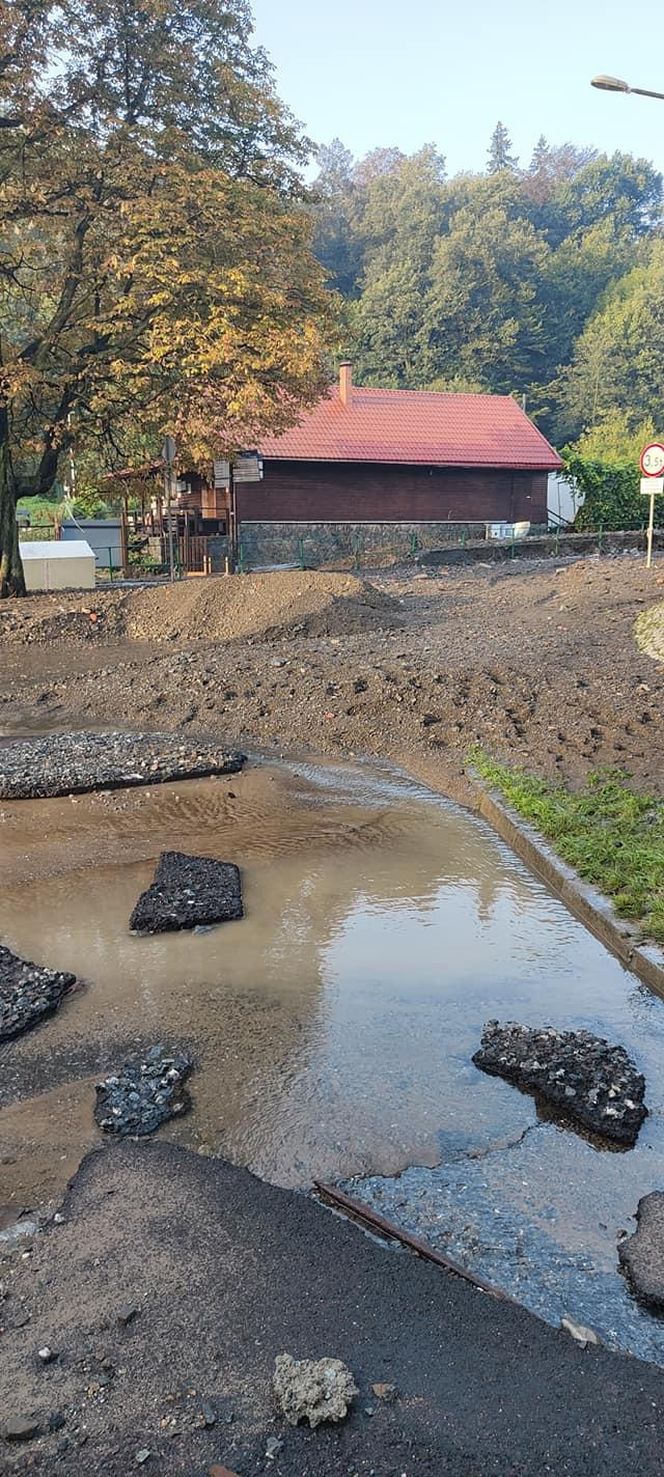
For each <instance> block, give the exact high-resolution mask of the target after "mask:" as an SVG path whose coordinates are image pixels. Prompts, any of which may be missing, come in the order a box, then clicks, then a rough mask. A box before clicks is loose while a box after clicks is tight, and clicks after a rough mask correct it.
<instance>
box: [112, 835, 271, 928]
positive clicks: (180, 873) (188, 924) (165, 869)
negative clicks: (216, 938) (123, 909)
mask: <svg viewBox="0 0 664 1477" xmlns="http://www.w3.org/2000/svg"><path fill="white" fill-rule="evenodd" d="M242 915H243V909H242V888H241V885H240V873H239V871H238V868H237V867H236V866H235V865H234V863H233V862H218V861H216V860H215V859H214V858H212V857H206V856H187V855H186V853H185V852H183V851H162V854H161V856H160V858H159V861H158V863H157V867H156V870H155V874H154V880H153V881H152V883H151V884H150V886H149V887H148V888H147V889H146V891H145V892H143V893H141V896H140V897H139V899H138V902H137V904H136V907H135V908H134V911H133V913H132V915H131V918H130V920H129V927H130V928H131V929H133V931H134V932H135V933H167V932H170V931H172V930H174V929H179V928H197V927H201V925H204V924H210V923H227V922H229V921H230V920H231V919H234V918H241V917H242Z"/></svg>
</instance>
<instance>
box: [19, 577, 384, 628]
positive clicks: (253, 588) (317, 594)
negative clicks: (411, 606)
mask: <svg viewBox="0 0 664 1477" xmlns="http://www.w3.org/2000/svg"><path fill="white" fill-rule="evenodd" d="M398 610H399V607H398V603H397V601H396V600H393V599H392V597H391V596H390V595H385V594H383V593H382V592H381V591H380V590H377V589H375V588H374V586H373V585H370V584H367V583H366V581H364V580H360V579H357V578H356V576H355V575H352V574H314V573H310V572H304V571H303V572H302V573H297V572H295V573H294V572H290V571H289V572H287V573H275V574H247V575H240V576H238V577H235V578H230V579H227V578H226V577H225V576H223V575H217V576H214V575H213V576H211V577H210V578H207V579H190V580H182V581H178V583H176V584H175V585H170V584H169V585H156V586H155V585H153V586H148V587H145V588H143V589H138V590H136V589H135V590H127V589H124V590H121V589H116V590H99V589H98V590H95V591H92V590H91V591H89V592H88V591H86V592H85V594H83V593H81V594H73V593H72V594H67V593H63V594H61V595H34V596H29V597H28V598H26V599H24V600H9V601H7V602H6V603H5V604H4V605H3V606H2V608H0V645H1V644H6V645H15V646H24V645H36V646H53V645H57V644H62V645H68V646H69V645H80V644H81V643H89V642H103V641H123V640H127V639H129V640H130V641H149V642H151V643H152V642H166V641H169V642H170V641H173V642H180V643H183V644H184V643H187V642H190V641H232V640H233V639H234V638H236V637H239V638H240V639H244V640H246V639H247V637H255V638H258V639H262V638H264V637H271V636H283V635H288V634H292V635H293V636H346V635H352V634H353V633H355V632H358V633H360V632H363V631H374V630H379V629H385V628H387V627H393V626H394V625H396V624H397V623H398Z"/></svg>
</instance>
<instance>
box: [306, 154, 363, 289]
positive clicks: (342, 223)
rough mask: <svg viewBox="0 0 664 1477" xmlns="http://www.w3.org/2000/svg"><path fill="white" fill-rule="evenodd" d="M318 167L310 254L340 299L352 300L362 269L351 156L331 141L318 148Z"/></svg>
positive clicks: (314, 183) (313, 187)
mask: <svg viewBox="0 0 664 1477" xmlns="http://www.w3.org/2000/svg"><path fill="white" fill-rule="evenodd" d="M316 157H317V159H318V163H319V165H320V169H319V173H318V175H317V176H316V179H315V180H314V182H313V186H312V190H313V196H314V202H315V205H314V222H315V228H314V251H315V253H316V256H317V257H318V260H319V262H320V263H321V265H322V266H323V267H324V268H325V271H326V272H327V273H328V277H329V284H330V286H331V287H332V288H334V289H335V290H336V291H338V292H340V293H342V295H343V296H344V297H347V298H350V297H354V296H355V293H356V288H357V279H358V276H359V274H360V270H361V265H362V248H361V244H360V241H359V240H358V236H357V231H356V223H355V216H356V213H357V202H356V195H357V192H356V187H355V181H354V172H353V171H354V163H353V155H352V154H351V153H350V150H349V149H346V148H344V145H343V144H342V143H341V140H340V139H338V138H335V139H333V140H332V143H331V144H329V145H328V146H327V147H324V148H319V149H318V150H317V154H316Z"/></svg>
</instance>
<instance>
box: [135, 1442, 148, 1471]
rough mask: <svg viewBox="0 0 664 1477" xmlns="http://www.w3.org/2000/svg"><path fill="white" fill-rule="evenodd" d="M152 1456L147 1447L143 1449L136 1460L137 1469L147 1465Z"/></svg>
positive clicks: (137, 1454) (138, 1452)
mask: <svg viewBox="0 0 664 1477" xmlns="http://www.w3.org/2000/svg"><path fill="white" fill-rule="evenodd" d="M150 1456H151V1452H150V1451H148V1448H147V1446H143V1447H141V1450H140V1451H137V1452H136V1458H135V1460H136V1466H137V1467H143V1466H144V1465H145V1463H146V1462H147V1461H149V1459H150Z"/></svg>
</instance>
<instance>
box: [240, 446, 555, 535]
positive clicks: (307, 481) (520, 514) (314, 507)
mask: <svg viewBox="0 0 664 1477" xmlns="http://www.w3.org/2000/svg"><path fill="white" fill-rule="evenodd" d="M236 495H237V511H238V520H239V521H240V522H242V520H243V519H250V520H260V521H261V522H271V521H275V522H281V523H283V522H287V521H293V522H305V523H306V522H307V521H309V520H311V521H315V522H325V521H335V522H336V521H338V522H344V523H348V522H353V523H362V522H389V521H390V520H394V521H395V522H404V523H409V524H412V523H416V522H440V521H445V520H448V519H449V520H453V521H457V522H462V523H467V522H473V521H477V522H483V521H485V520H495V521H496V522H501V521H505V522H521V521H522V520H528V521H529V522H530V523H533V524H537V523H543V524H546V521H547V474H546V472H518V471H515V472H505V471H491V470H486V469H484V468H468V469H466V468H461V469H455V468H445V467H431V468H430V467H407V466H404V467H400V466H383V465H380V464H379V463H372V462H368V463H359V462H356V463H353V462H298V461H291V462H288V461H268V460H266V461H265V463H264V476H263V481H262V482H257V483H242V484H240V485H239V486H238V487H237V490H236Z"/></svg>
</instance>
